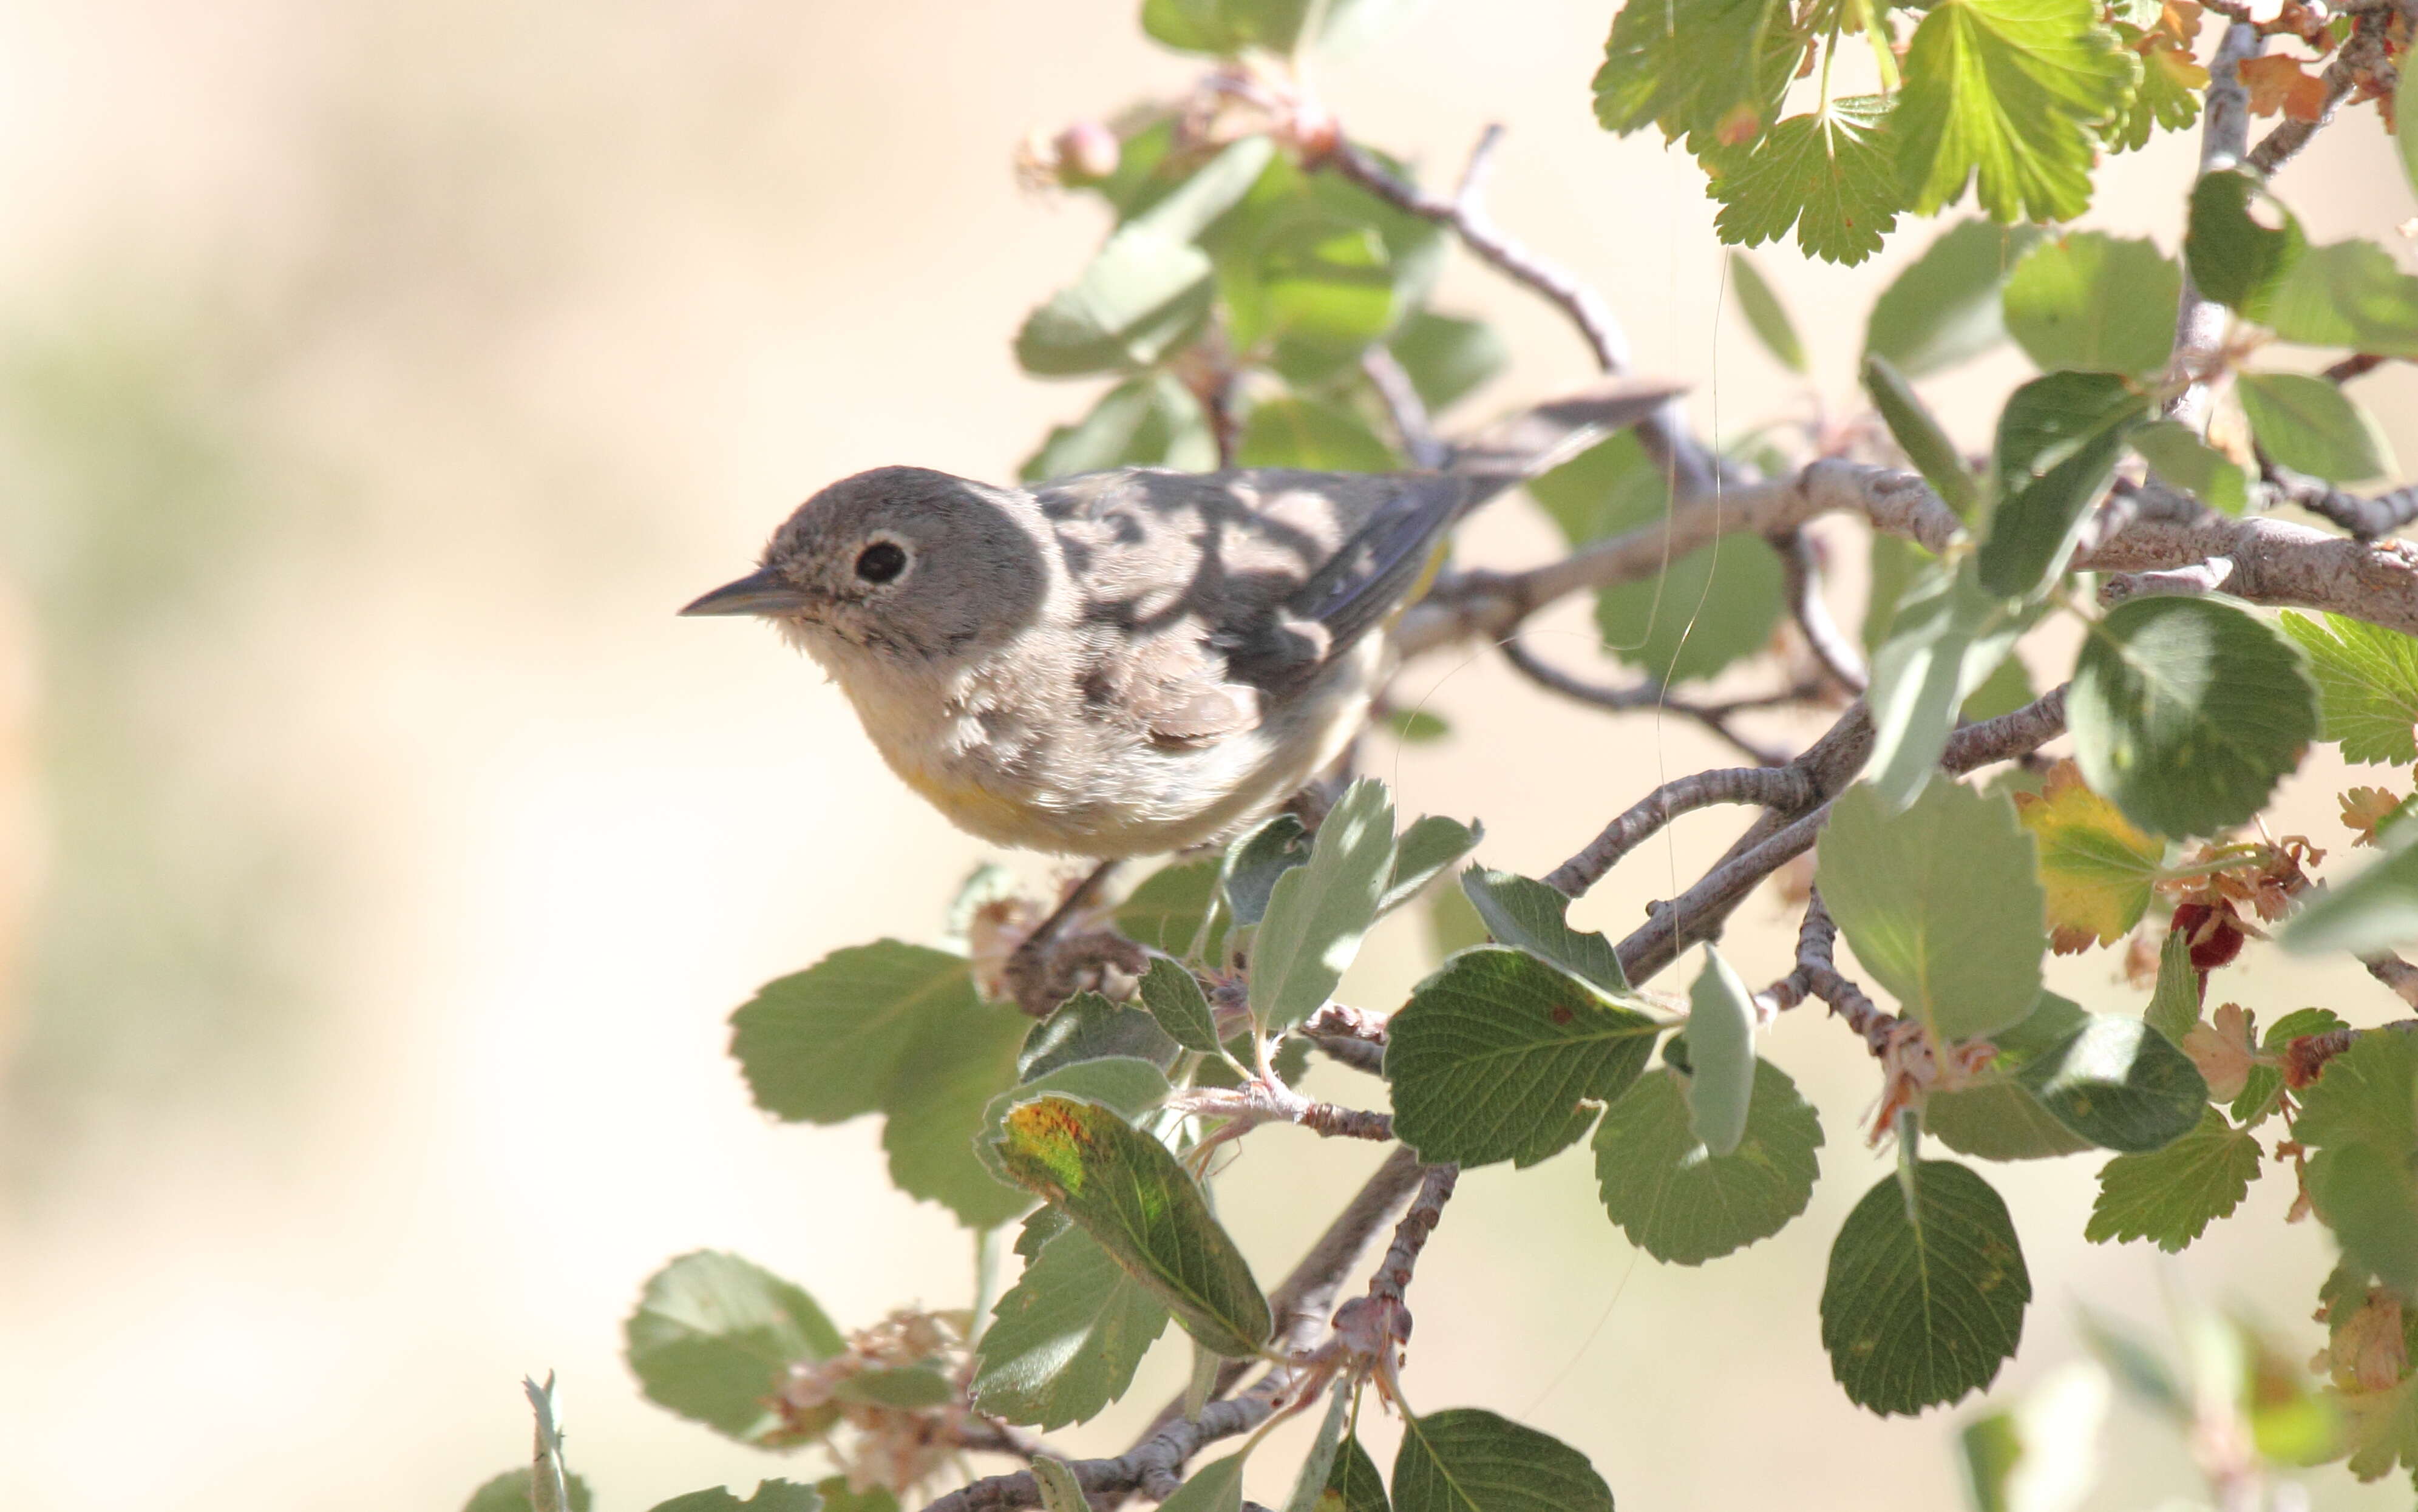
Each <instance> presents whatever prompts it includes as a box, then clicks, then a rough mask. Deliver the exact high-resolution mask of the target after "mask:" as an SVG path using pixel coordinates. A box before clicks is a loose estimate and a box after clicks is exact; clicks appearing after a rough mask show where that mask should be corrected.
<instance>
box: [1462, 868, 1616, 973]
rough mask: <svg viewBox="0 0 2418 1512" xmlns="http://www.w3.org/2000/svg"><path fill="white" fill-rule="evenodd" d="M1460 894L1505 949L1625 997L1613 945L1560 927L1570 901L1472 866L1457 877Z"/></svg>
mask: <svg viewBox="0 0 2418 1512" xmlns="http://www.w3.org/2000/svg"><path fill="white" fill-rule="evenodd" d="M1461 890H1462V893H1466V894H1467V895H1468V898H1469V901H1470V905H1471V906H1472V907H1473V908H1475V909H1477V917H1478V918H1479V920H1481V921H1482V922H1483V923H1484V924H1485V925H1486V932H1487V933H1488V934H1490V935H1492V936H1493V937H1494V939H1497V940H1499V941H1501V942H1502V943H1504V944H1506V945H1510V946H1513V947H1515V948H1517V949H1520V950H1523V951H1526V952H1527V953H1528V954H1529V955H1534V956H1537V957H1538V958H1540V959H1542V960H1547V961H1551V962H1552V963H1553V965H1555V966H1558V967H1560V968H1561V969H1562V970H1565V971H1568V972H1569V973H1570V974H1571V975H1572V976H1575V977H1577V978H1579V979H1580V980H1581V981H1583V982H1591V983H1593V984H1595V985H1597V986H1599V987H1601V988H1602V989H1603V990H1604V991H1606V992H1615V993H1617V992H1627V991H1628V990H1629V978H1628V976H1627V975H1626V974H1624V973H1623V972H1622V970H1621V969H1620V955H1619V954H1618V953H1617V952H1615V950H1614V949H1613V948H1612V941H1611V940H1608V939H1604V938H1603V936H1601V935H1599V934H1597V933H1594V932H1593V931H1581V930H1576V929H1572V928H1571V927H1570V926H1569V924H1568V923H1567V922H1565V919H1564V915H1565V914H1567V913H1568V912H1569V907H1570V900H1569V898H1567V897H1565V896H1563V895H1562V894H1561V893H1557V892H1555V891H1554V890H1553V889H1552V888H1550V887H1547V886H1546V885H1545V884H1544V883H1542V882H1539V881H1537V880H1535V879H1534V878H1526V877H1519V876H1515V875H1513V874H1512V873H1510V872H1498V871H1490V870H1488V869H1486V868H1485V867H1482V866H1472V867H1471V868H1469V870H1467V871H1465V872H1463V873H1462V874H1461Z"/></svg>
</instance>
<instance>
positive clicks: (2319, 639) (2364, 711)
mask: <svg viewBox="0 0 2418 1512" xmlns="http://www.w3.org/2000/svg"><path fill="white" fill-rule="evenodd" d="M2281 619H2282V623H2283V627H2284V633H2285V634H2288V635H2289V636H2291V637H2292V639H2293V640H2294V641H2295V642H2297V643H2298V644H2299V645H2300V648H2301V649H2303V650H2304V651H2306V652H2308V653H2309V671H2310V673H2311V674H2312V675H2313V676H2315V677H2316V679H2317V681H2318V695H2319V701H2320V703H2321V704H2322V706H2323V708H2324V711H2325V726H2324V727H2325V735H2324V738H2325V739H2326V740H2329V741H2341V742H2342V754H2343V759H2344V760H2345V761H2358V762H2379V761H2383V762H2391V763H2392V764H2393V765H2395V766H2396V767H2406V766H2408V765H2409V764H2410V763H2411V762H2412V761H2418V736H2413V731H2418V637H2412V636H2410V635H2405V634H2402V633H2401V632H2399V631H2397V630H2387V629H2385V628H2384V627H2383V626H2381V625H2371V624H2369V623H2367V622H2366V621H2365V620H2364V619H2346V618H2345V617H2343V616H2341V615H2336V614H2330V615H2327V616H2326V617H2325V618H2324V619H2323V620H2318V619H2310V618H2309V617H2308V616H2306V615H2303V614H2296V613H2294V612H2292V611H2291V610H2288V609H2287V610H2286V611H2284V613H2283V615H2282V617H2281Z"/></svg>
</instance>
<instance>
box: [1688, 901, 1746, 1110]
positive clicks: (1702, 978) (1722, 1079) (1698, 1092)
mask: <svg viewBox="0 0 2418 1512" xmlns="http://www.w3.org/2000/svg"><path fill="white" fill-rule="evenodd" d="M1687 1033H1688V1070H1689V1077H1688V1132H1689V1133H1691V1134H1692V1135H1694V1136H1695V1137H1696V1138H1697V1139H1698V1140H1699V1141H1700V1142H1701V1143H1702V1144H1703V1145H1704V1147H1705V1149H1706V1152H1707V1153H1710V1154H1714V1155H1726V1154H1729V1153H1732V1152H1734V1151H1736V1150H1737V1147H1738V1141H1739V1140H1740V1139H1742V1138H1745V1137H1746V1123H1747V1113H1748V1100H1749V1099H1750V1098H1752V1096H1753V1095H1754V1083H1755V1071H1754V1068H1755V1056H1754V994H1753V993H1752V992H1750V991H1749V990H1748V989H1747V985H1746V983H1745V982H1744V981H1742V980H1740V979H1739V977H1738V974H1737V970H1735V969H1734V968H1733V967H1732V966H1731V965H1730V963H1729V962H1727V961H1725V960H1723V959H1722V955H1721V952H1719V951H1717V950H1715V949H1713V947H1712V946H1710V945H1706V947H1705V969H1704V970H1703V971H1701V972H1699V973H1698V974H1697V977H1696V981H1695V985H1693V986H1692V987H1691V988H1690V989H1689V993H1688V1031H1687Z"/></svg>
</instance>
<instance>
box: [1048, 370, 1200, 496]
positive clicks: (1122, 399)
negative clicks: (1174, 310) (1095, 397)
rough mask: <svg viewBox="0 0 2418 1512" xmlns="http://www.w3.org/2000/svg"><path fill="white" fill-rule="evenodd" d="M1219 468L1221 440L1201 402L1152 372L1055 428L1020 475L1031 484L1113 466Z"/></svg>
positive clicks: (1189, 469) (1186, 469) (1183, 469)
mask: <svg viewBox="0 0 2418 1512" xmlns="http://www.w3.org/2000/svg"><path fill="white" fill-rule="evenodd" d="M1125 466H1138V467H1173V468H1175V469H1176V470H1177V471H1178V472H1210V471H1213V470H1215V469H1216V467H1217V437H1216V436H1215V435H1212V434H1211V432H1210V429H1209V416H1208V414H1207V412H1206V411H1204V410H1202V409H1201V401H1200V400H1198V399H1196V398H1194V397H1193V395H1192V390H1190V389H1186V388H1185V387H1184V385H1183V384H1182V383H1180V382H1178V381H1177V380H1176V379H1175V378H1174V377H1173V376H1172V375H1171V374H1165V373H1151V374H1143V375H1142V376H1140V377H1138V378H1130V379H1128V380H1126V381H1125V382H1124V383H1121V384H1119V385H1117V386H1116V387H1115V388H1113V389H1110V390H1109V391H1108V392H1107V393H1106V394H1103V395H1102V396H1101V398H1100V402H1099V403H1098V404H1096V405H1093V406H1092V412H1091V413H1090V414H1088V415H1086V416H1084V417H1083V418H1082V419H1081V420H1078V421H1076V422H1075V423H1074V424H1072V425H1059V426H1054V427H1052V428H1051V429H1050V432H1049V439H1048V440H1047V441H1044V442H1043V443H1042V444H1041V450H1040V451H1035V452H1034V453H1033V455H1031V456H1029V457H1027V458H1025V459H1024V466H1022V467H1021V468H1020V469H1018V477H1020V478H1021V479H1022V480H1023V481H1026V482H1028V483H1031V482H1040V481H1045V480H1048V479H1052V478H1066V477H1071V476H1072V475H1074V474H1076V473H1081V472H1099V471H1102V470H1104V469H1106V468H1110V467H1125Z"/></svg>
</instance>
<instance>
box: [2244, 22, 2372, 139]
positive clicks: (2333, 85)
mask: <svg viewBox="0 0 2418 1512" xmlns="http://www.w3.org/2000/svg"><path fill="white" fill-rule="evenodd" d="M2403 8H2404V10H2405V11H2407V9H2408V6H2407V0H2404V5H2403ZM2389 36H2390V27H2389V21H2388V17H2387V16H2386V15H2385V14H2384V13H2383V12H2381V11H2364V12H2362V13H2361V14H2359V15H2357V16H2355V17H2353V18H2352V21H2351V31H2350V37H2349V39H2347V40H2346V41H2345V42H2344V43H2343V45H2342V47H2341V49H2340V50H2339V51H2337V52H2336V53H2334V62H2333V63H2332V64H2331V65H2329V66H2328V68H2327V69H2326V71H2325V73H2324V75H2323V76H2322V79H2321V82H2322V83H2323V84H2324V85H2325V91H2326V99H2325V105H2324V107H2323V108H2322V109H2321V110H2319V112H2318V114H2317V115H2316V117H2315V118H2314V119H2310V120H2302V119H2300V118H2298V117H2294V118H2293V119H2290V120H2288V121H2285V122H2284V123H2283V124H2282V125H2280V126H2278V127H2276V128H2275V129H2274V130H2272V131H2270V132H2268V133H2267V134H2266V135H2265V136H2263V137H2261V138H2259V139H2258V145H2257V146H2255V147H2253V148H2251V149H2250V157H2249V163H2250V166H2252V167H2253V168H2256V169H2257V170H2258V171H2259V172H2260V173H2262V174H2268V175H2271V176H2272V175H2273V173H2274V172H2275V170H2276V169H2278V168H2281V167H2282V166H2284V164H2286V163H2287V162H2289V161H2290V160H2292V157H2293V155H2294V154H2296V153H2298V152H2299V151H2300V150H2301V149H2302V148H2303V147H2305V146H2307V145H2309V140H2310V138H2312V137H2314V136H2316V135H2317V134H2318V131H2319V129H2320V128H2322V127H2324V126H2325V125H2326V124H2327V123H2328V122H2330V121H2332V120H2333V119H2334V111H2335V108H2336V107H2338V106H2340V105H2341V104H2342V102H2343V101H2344V100H2345V99H2348V98H2349V96H2350V92H2351V91H2352V90H2353V89H2355V88H2357V87H2358V86H2359V84H2360V82H2361V81H2362V80H2363V79H2373V78H2379V77H2382V78H2390V77H2391V76H2392V75H2391V70H2392V64H2391V62H2390V61H2389V58H2390V53H2389V51H2388V46H2389V43H2388V38H2389Z"/></svg>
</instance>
